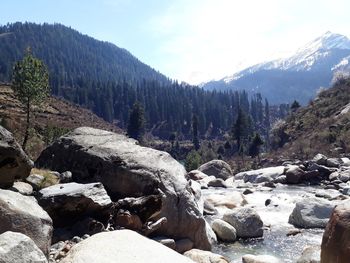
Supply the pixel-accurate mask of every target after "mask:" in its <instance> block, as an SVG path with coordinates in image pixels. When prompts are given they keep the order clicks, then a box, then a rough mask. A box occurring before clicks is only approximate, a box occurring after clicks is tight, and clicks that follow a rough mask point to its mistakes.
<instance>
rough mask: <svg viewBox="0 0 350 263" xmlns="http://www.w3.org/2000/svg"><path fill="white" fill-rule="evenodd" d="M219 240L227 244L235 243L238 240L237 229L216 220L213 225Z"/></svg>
mask: <svg viewBox="0 0 350 263" xmlns="http://www.w3.org/2000/svg"><path fill="white" fill-rule="evenodd" d="M211 228H212V229H213V230H214V232H215V234H216V236H217V237H218V239H220V240H222V241H226V242H234V241H235V240H236V238H237V233H236V229H235V228H234V227H233V226H232V225H230V224H229V223H227V222H225V221H223V220H221V219H215V220H214V221H213V223H212V225H211Z"/></svg>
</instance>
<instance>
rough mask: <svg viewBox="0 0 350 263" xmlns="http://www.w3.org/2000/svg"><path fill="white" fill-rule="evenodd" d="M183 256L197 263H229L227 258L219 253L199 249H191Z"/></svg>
mask: <svg viewBox="0 0 350 263" xmlns="http://www.w3.org/2000/svg"><path fill="white" fill-rule="evenodd" d="M184 256H186V257H188V258H190V259H191V260H193V261H194V262H197V263H229V261H228V259H226V258H225V257H223V256H221V255H219V254H215V253H213V252H210V251H204V250H199V249H191V250H189V251H187V252H185V253H184Z"/></svg>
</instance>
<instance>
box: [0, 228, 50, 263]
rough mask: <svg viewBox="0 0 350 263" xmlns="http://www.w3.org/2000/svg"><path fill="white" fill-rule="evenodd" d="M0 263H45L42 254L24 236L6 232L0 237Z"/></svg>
mask: <svg viewBox="0 0 350 263" xmlns="http://www.w3.org/2000/svg"><path fill="white" fill-rule="evenodd" d="M0 248H1V249H0V263H47V259H46V257H45V255H44V254H43V252H42V251H41V250H40V249H39V248H38V247H37V246H36V244H35V243H34V241H33V240H31V239H30V238H29V237H27V236H26V235H23V234H21V233H17V232H11V231H7V232H5V233H3V234H1V235H0Z"/></svg>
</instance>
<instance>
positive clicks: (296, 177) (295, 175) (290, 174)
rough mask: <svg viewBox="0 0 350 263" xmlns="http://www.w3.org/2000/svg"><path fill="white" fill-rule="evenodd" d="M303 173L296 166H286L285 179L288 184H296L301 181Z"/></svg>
mask: <svg viewBox="0 0 350 263" xmlns="http://www.w3.org/2000/svg"><path fill="white" fill-rule="evenodd" d="M304 174H305V172H304V171H303V170H302V169H301V168H299V166H297V165H291V166H288V169H287V171H286V179H287V183H288V184H298V183H300V182H301V181H302V179H303V175H304Z"/></svg>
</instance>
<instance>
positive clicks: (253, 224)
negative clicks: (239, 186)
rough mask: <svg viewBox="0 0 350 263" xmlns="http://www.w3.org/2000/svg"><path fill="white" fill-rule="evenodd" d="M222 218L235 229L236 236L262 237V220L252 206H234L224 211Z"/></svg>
mask: <svg viewBox="0 0 350 263" xmlns="http://www.w3.org/2000/svg"><path fill="white" fill-rule="evenodd" d="M223 220H224V221H226V222H228V223H229V224H230V225H232V226H233V227H234V228H235V229H236V233H237V237H242V238H250V237H262V236H263V234H264V231H263V228H262V227H263V221H262V220H261V218H260V216H259V215H258V214H257V213H256V211H255V210H254V209H252V208H244V207H243V208H236V209H234V210H233V211H229V212H226V213H225V214H224V216H223Z"/></svg>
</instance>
